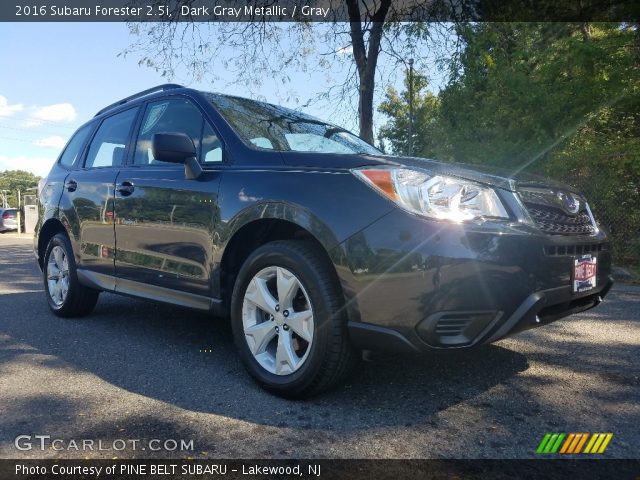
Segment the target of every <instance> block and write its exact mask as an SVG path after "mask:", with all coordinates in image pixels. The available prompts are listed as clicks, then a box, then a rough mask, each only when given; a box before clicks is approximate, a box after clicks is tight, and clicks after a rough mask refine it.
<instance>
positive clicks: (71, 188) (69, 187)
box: [64, 180, 78, 192]
mask: <svg viewBox="0 0 640 480" xmlns="http://www.w3.org/2000/svg"><path fill="white" fill-rule="evenodd" d="M64 186H65V187H67V191H68V192H75V191H76V189H77V188H78V182H76V181H75V180H69V181H67V183H65V184H64Z"/></svg>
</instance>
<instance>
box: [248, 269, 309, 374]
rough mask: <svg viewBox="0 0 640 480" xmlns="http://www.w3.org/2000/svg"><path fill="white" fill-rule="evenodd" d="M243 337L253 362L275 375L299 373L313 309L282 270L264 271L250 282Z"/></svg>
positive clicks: (299, 286) (300, 288)
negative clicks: (253, 359)
mask: <svg viewBox="0 0 640 480" xmlns="http://www.w3.org/2000/svg"><path fill="white" fill-rule="evenodd" d="M242 324H243V329H244V336H245V340H246V342H247V345H248V346H249V350H250V351H251V354H252V355H253V357H254V358H255V360H256V361H257V362H258V363H259V364H260V365H261V366H262V367H263V368H264V369H265V370H267V371H268V372H270V373H273V374H275V375H290V374H292V373H293V372H295V371H296V370H298V369H299V368H300V367H302V365H303V364H304V362H305V361H306V359H307V357H308V356H309V351H310V350H311V344H312V343H313V329H314V320H313V308H312V305H311V302H310V300H309V296H308V295H307V292H306V291H305V289H304V287H303V285H302V283H301V282H300V280H299V279H298V277H296V276H295V275H294V274H293V273H292V272H290V271H289V270H287V269H286V268H283V267H276V266H272V267H267V268H264V269H262V270H260V271H259V272H258V273H256V274H255V275H254V277H253V278H252V279H251V281H250V282H249V284H248V286H247V289H246V291H245V294H244V299H243V303H242Z"/></svg>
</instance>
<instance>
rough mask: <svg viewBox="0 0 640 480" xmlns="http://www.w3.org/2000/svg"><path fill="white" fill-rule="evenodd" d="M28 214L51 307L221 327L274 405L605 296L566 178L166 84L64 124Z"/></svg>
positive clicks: (603, 245)
mask: <svg viewBox="0 0 640 480" xmlns="http://www.w3.org/2000/svg"><path fill="white" fill-rule="evenodd" d="M39 215H40V218H39V222H38V226H37V228H36V237H35V243H34V248H35V253H36V257H37V259H38V263H39V265H40V267H41V268H42V271H43V278H44V286H45V291H46V299H47V302H48V304H49V306H50V308H51V310H52V311H53V312H54V313H55V314H56V315H59V316H61V317H72V316H81V315H86V314H88V313H89V312H91V311H92V309H93V308H94V306H95V305H96V301H97V299H98V295H99V293H100V292H101V291H108V292H115V293H118V294H124V295H130V296H136V297H142V298H147V299H151V300H157V301H162V302H167V303H171V304H175V305H181V306H184V307H190V308H195V309H200V310H204V311H209V312H212V313H214V314H216V315H223V316H228V317H230V319H231V325H232V329H233V335H234V339H235V342H236V346H237V348H238V352H239V354H240V357H241V359H242V361H243V362H244V365H245V366H246V368H247V370H248V371H249V373H250V374H251V375H252V376H253V377H254V378H255V379H256V380H257V382H258V383H259V384H260V385H262V386H263V387H265V388H266V389H268V390H270V391H272V392H275V393H277V394H280V395H284V396H288V397H306V396H309V395H313V394H316V393H318V392H321V391H323V390H325V389H327V388H330V387H331V386H333V385H336V384H338V383H339V382H341V381H342V379H344V378H345V375H346V374H347V373H348V372H349V370H350V368H351V366H352V365H353V362H354V360H355V359H356V358H357V356H358V354H359V350H361V349H392V350H398V351H404V352H413V353H417V352H431V351H446V350H455V349H464V348H471V347H474V346H477V345H481V344H485V343H490V342H494V341H497V340H499V339H501V338H504V337H505V336H507V335H511V334H514V333H516V332H519V331H522V330H525V329H528V328H531V327H536V326H539V325H544V324H547V323H550V322H552V321H554V320H557V319H558V318H561V317H564V316H566V315H569V314H571V313H575V312H580V311H583V310H586V309H589V308H592V307H594V306H596V305H598V304H599V303H600V302H601V301H602V299H603V298H604V296H605V295H606V294H607V292H608V291H609V288H610V287H611V285H612V280H611V277H610V276H609V272H610V267H611V265H610V263H611V258H610V252H609V245H608V242H607V235H606V234H605V232H604V231H603V230H602V229H600V228H599V226H598V225H597V224H596V221H595V220H594V217H593V215H592V213H591V210H590V208H589V205H588V204H587V201H586V199H585V198H584V197H583V196H582V195H581V194H580V193H579V192H576V191H574V190H573V189H572V188H570V187H568V186H566V185H563V184H559V183H555V182H552V181H549V180H547V179H543V178H540V177H536V176H531V175H526V174H523V173H517V174H516V173H510V172H506V173H505V172H496V171H486V170H483V169H472V168H470V167H467V166H464V165H452V164H445V163H440V162H437V161H433V160H426V159H420V158H404V157H394V156H388V155H384V154H383V153H382V152H380V151H379V150H377V149H376V148H374V147H373V146H371V145H369V144H367V143H365V142H364V141H362V140H361V139H360V138H358V137H356V136H355V135H353V134H351V133H349V132H348V131H346V130H344V129H343V128H341V127H338V126H336V125H332V124H329V123H326V122H324V121H322V120H318V119H316V118H314V117H310V116H308V115H305V114H302V113H300V112H296V111H293V110H290V109H286V108H282V107H278V106H274V105H270V104H266V103H262V102H257V101H254V100H249V99H246V98H239V97H233V96H228V95H221V94H212V93H203V92H199V91H196V90H192V89H188V88H184V87H181V86H179V85H164V86H160V87H157V88H155V89H152V90H148V91H144V92H141V93H140V94H137V95H134V96H132V97H128V98H125V99H123V100H121V101H119V102H117V103H116V104H113V105H110V106H108V107H106V108H104V109H103V110H101V111H100V112H98V113H97V115H96V116H95V117H94V118H93V119H91V120H90V121H89V122H87V123H86V124H85V125H83V126H82V127H80V129H79V130H78V131H77V132H76V133H75V134H74V135H73V137H72V138H71V140H70V141H69V143H68V144H67V146H66V147H65V149H64V151H63V152H62V154H61V155H60V158H59V159H58V161H57V162H56V163H55V165H54V166H53V168H52V169H51V172H50V173H49V175H48V177H47V178H46V179H43V180H42V181H41V183H40V186H39ZM168 361H170V360H168ZM398 375H399V376H402V372H398ZM203 381H206V379H203Z"/></svg>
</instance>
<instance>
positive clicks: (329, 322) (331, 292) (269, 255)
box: [231, 240, 356, 398]
mask: <svg viewBox="0 0 640 480" xmlns="http://www.w3.org/2000/svg"><path fill="white" fill-rule="evenodd" d="M272 266H276V267H283V268H286V269H287V270H289V271H290V272H291V273H293V274H294V275H295V276H296V277H297V278H298V279H299V281H300V283H301V284H302V286H303V288H304V290H305V291H306V293H307V295H308V296H309V299H310V301H311V305H312V308H313V318H314V334H313V335H314V336H313V342H312V344H311V346H310V347H309V348H310V350H309V353H308V357H307V358H306V360H305V361H304V363H303V364H302V366H301V367H300V368H299V369H298V370H296V371H294V372H293V373H291V374H288V375H276V374H274V373H271V372H269V371H268V370H266V369H265V368H263V367H262V366H261V365H260V363H258V361H257V360H256V359H255V358H254V356H253V354H252V353H251V350H250V349H249V346H248V344H247V341H246V339H245V334H244V329H243V323H242V306H243V301H244V296H245V293H246V290H247V287H248V286H249V282H250V281H251V280H252V279H253V277H254V275H256V274H257V273H258V272H260V271H261V270H263V269H264V268H267V267H272ZM343 304H344V302H343V300H342V297H341V294H340V289H339V286H338V280H337V277H336V274H335V271H334V270H333V269H332V267H331V265H330V264H329V262H328V261H327V260H326V259H325V258H324V257H323V256H322V254H321V253H320V252H318V248H317V247H316V246H315V245H314V244H312V243H311V242H308V241H289V240H286V241H285V240H283V241H274V242H270V243H267V244H265V245H263V246H261V247H260V248H258V249H257V250H255V251H254V252H253V253H252V254H251V255H250V256H249V258H248V259H247V260H246V261H245V263H244V264H243V265H242V268H241V269H240V272H239V273H238V277H237V281H236V283H235V286H234V289H233V295H232V299H231V326H232V330H233V336H234V340H235V344H236V347H237V348H238V352H239V354H240V358H241V359H242V362H243V363H244V365H245V367H246V369H247V370H248V372H249V374H250V375H251V376H252V377H253V378H254V379H255V380H256V381H257V383H258V384H259V385H260V386H262V387H263V388H265V389H266V390H268V391H270V392H272V393H275V394H276V395H279V396H282V397H286V398H307V397H311V396H313V395H317V394H318V393H321V392H323V391H325V390H328V389H330V388H332V387H334V386H336V385H337V384H339V383H341V382H342V381H344V380H345V378H346V377H347V375H348V374H349V372H350V370H351V367H352V366H353V364H354V362H355V360H356V356H355V352H354V349H353V347H352V346H351V344H350V342H349V338H348V334H347V327H346V323H347V316H346V313H345V309H344V308H342V307H343Z"/></svg>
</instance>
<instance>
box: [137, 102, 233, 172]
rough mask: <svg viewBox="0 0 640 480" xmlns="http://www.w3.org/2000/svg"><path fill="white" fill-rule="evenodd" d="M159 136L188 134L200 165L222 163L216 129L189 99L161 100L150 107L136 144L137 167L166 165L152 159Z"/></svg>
mask: <svg viewBox="0 0 640 480" xmlns="http://www.w3.org/2000/svg"><path fill="white" fill-rule="evenodd" d="M156 133H186V134H187V135H189V136H190V137H191V139H192V140H193V144H194V145H195V146H196V151H197V152H199V155H198V158H199V159H200V161H201V162H205V163H208V162H212V163H213V162H221V161H222V146H221V145H220V141H219V140H218V137H217V136H216V134H215V132H214V131H213V128H212V127H211V125H209V123H208V122H207V121H206V120H205V119H204V117H203V115H202V113H201V112H200V110H198V108H197V107H196V106H195V105H193V104H192V103H191V102H190V101H188V100H186V99H170V100H160V101H158V102H152V103H149V105H147V109H146V111H145V114H144V118H143V119H142V124H141V125H140V132H139V134H138V141H137V143H136V152H135V155H134V158H133V163H134V165H150V166H154V165H167V162H161V161H159V160H156V159H155V158H154V156H153V152H152V150H151V140H152V138H153V135H154V134H156Z"/></svg>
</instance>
